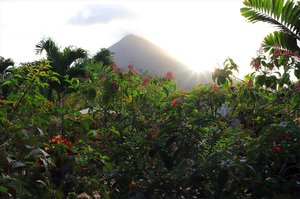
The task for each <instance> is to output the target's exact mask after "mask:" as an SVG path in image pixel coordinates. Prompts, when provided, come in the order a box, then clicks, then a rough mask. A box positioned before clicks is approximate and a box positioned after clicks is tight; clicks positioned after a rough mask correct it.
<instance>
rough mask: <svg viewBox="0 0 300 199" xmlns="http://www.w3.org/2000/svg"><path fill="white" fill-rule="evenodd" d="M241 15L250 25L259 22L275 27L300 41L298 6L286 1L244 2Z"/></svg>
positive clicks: (259, 0)
mask: <svg viewBox="0 0 300 199" xmlns="http://www.w3.org/2000/svg"><path fill="white" fill-rule="evenodd" d="M244 5H245V6H246V7H243V8H241V14H242V15H243V16H244V17H245V18H246V19H247V20H248V21H249V22H252V23H256V22H259V21H262V22H267V23H270V24H273V25H275V26H276V27H278V28H279V29H280V30H282V31H284V32H286V33H288V34H290V35H291V36H293V37H295V38H296V39H298V40H300V20H299V18H300V6H299V4H296V3H295V2H294V1H291V0H288V1H286V2H285V1H284V0H245V1H244Z"/></svg>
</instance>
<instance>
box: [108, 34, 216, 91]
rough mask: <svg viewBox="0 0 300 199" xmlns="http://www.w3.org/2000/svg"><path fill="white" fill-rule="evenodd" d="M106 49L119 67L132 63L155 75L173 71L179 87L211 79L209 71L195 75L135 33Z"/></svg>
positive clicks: (202, 82)
mask: <svg viewBox="0 0 300 199" xmlns="http://www.w3.org/2000/svg"><path fill="white" fill-rule="evenodd" d="M108 49H109V50H110V51H111V52H113V53H114V60H115V62H116V64H117V65H118V66H120V67H124V68H127V66H128V65H133V66H134V68H136V69H137V70H138V71H142V72H149V73H151V74H157V75H164V74H165V73H166V72H167V71H170V70H171V71H173V72H174V74H175V80H176V83H177V84H178V87H179V88H183V89H191V88H192V86H193V85H194V84H199V83H201V84H206V83H208V82H211V81H212V80H211V73H210V72H203V73H200V74H198V75H195V74H193V72H192V70H190V69H189V68H188V67H187V66H185V65H184V64H183V63H181V62H179V61H177V60H176V59H174V58H172V57H171V56H170V55H168V54H167V53H166V52H165V51H164V50H162V49H161V48H160V47H158V46H156V45H155V44H152V43H151V42H149V41H147V40H145V39H143V38H141V37H138V36H135V35H127V36H126V37H124V38H123V39H121V40H120V41H119V42H117V43H115V44H114V45H112V46H111V47H109V48H108Z"/></svg>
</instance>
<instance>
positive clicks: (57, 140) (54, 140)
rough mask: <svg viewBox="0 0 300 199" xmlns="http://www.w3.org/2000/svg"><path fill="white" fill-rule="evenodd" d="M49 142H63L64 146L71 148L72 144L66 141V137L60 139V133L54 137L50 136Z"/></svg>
mask: <svg viewBox="0 0 300 199" xmlns="http://www.w3.org/2000/svg"><path fill="white" fill-rule="evenodd" d="M49 142H52V143H55V144H64V145H66V146H68V147H69V148H71V147H72V146H73V143H72V142H70V141H68V140H67V139H65V138H64V139H62V138H61V135H57V136H55V137H54V138H52V139H51V140H49Z"/></svg>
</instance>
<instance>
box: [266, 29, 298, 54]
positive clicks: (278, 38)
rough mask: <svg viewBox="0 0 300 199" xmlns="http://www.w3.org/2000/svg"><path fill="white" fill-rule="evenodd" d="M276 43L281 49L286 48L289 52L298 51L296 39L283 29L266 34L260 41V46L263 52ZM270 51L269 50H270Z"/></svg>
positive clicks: (270, 48)
mask: <svg viewBox="0 0 300 199" xmlns="http://www.w3.org/2000/svg"><path fill="white" fill-rule="evenodd" d="M276 45H278V46H279V47H280V48H281V49H284V50H288V51H291V52H295V51H298V52H299V47H298V46H297V40H296V39H295V38H294V37H292V36H291V35H289V34H287V33H286V32H283V31H275V32H273V33H271V34H269V35H267V36H266V37H265V38H264V40H263V43H262V48H263V49H264V51H265V52H267V51H270V50H272V49H273V48H274V46H276ZM270 52H271V51H270Z"/></svg>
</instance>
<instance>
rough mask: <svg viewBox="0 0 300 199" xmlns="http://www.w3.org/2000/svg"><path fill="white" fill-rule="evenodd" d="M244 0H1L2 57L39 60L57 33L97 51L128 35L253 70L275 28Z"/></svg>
mask: <svg viewBox="0 0 300 199" xmlns="http://www.w3.org/2000/svg"><path fill="white" fill-rule="evenodd" d="M242 2H243V1H242V0H173V1H171V0H160V1H159V0H152V1H142V0H123V1H114V0H110V1H103V0H93V1H92V0H90V1H87V0H52V1H47V0H42V1H39V0H18V1H17V0H0V56H3V57H5V58H12V59H13V60H14V61H15V62H16V63H20V62H27V61H33V60H38V59H40V58H41V56H38V55H36V54H35V51H34V49H35V45H36V44H37V43H38V42H39V41H41V40H42V39H43V38H46V37H51V38H52V39H53V40H54V41H55V42H56V43H57V44H58V45H59V46H61V47H62V48H64V47H66V46H70V45H72V46H76V47H81V48H84V49H86V50H88V52H89V53H90V54H91V55H93V54H95V53H96V52H97V51H99V50H100V49H101V48H108V47H110V46H111V45H113V44H114V43H116V42H117V41H119V40H120V39H122V38H123V37H124V36H126V35H127V34H135V35H138V36H141V37H143V38H145V39H147V40H149V41H150V42H152V43H154V44H156V45H158V46H159V47H161V48H162V49H164V50H165V51H166V52H168V53H169V54H170V55H172V56H173V57H175V58H176V59H177V60H179V61H181V62H182V63H184V64H186V65H187V66H188V67H190V68H193V69H194V70H197V71H201V70H211V71H212V70H213V69H214V68H216V67H220V66H222V64H223V62H224V60H225V59H226V58H227V57H230V58H232V59H233V60H234V61H235V62H236V63H237V65H238V66H239V67H240V75H244V74H246V73H247V72H250V70H251V66H250V62H251V59H252V57H255V55H256V53H257V51H258V50H259V48H260V44H261V42H262V40H263V38H264V36H266V35H267V34H269V33H271V32H272V31H274V28H273V27H271V26H270V25H268V24H265V23H256V24H251V23H248V22H247V21H246V19H245V18H244V17H242V16H241V14H240V8H241V7H243V3H242Z"/></svg>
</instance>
